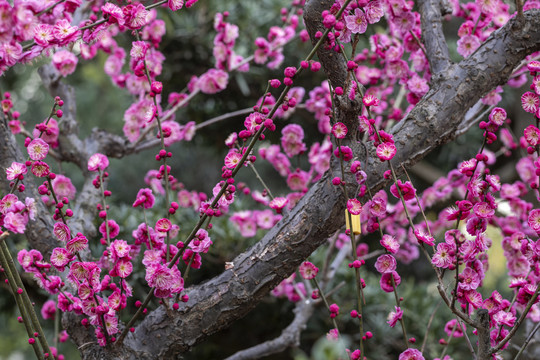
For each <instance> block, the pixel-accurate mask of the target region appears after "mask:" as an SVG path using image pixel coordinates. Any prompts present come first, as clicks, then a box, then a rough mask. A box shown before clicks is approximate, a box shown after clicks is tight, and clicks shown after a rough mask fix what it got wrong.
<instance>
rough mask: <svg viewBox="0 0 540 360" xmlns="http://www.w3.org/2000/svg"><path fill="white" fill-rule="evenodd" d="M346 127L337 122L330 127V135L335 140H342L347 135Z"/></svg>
mask: <svg viewBox="0 0 540 360" xmlns="http://www.w3.org/2000/svg"><path fill="white" fill-rule="evenodd" d="M347 131H348V130H347V126H346V125H345V124H343V123H341V122H337V123H335V124H334V126H332V134H333V135H334V136H335V137H336V138H337V139H343V138H344V137H345V136H346V135H347Z"/></svg>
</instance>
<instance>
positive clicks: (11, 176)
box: [6, 162, 28, 180]
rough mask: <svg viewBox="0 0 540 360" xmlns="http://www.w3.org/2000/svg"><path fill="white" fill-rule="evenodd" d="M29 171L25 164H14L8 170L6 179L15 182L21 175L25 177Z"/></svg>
mask: <svg viewBox="0 0 540 360" xmlns="http://www.w3.org/2000/svg"><path fill="white" fill-rule="evenodd" d="M27 172H28V169H27V168H26V166H25V165H24V164H21V163H18V162H12V163H11V166H10V167H8V168H7V169H6V175H7V176H6V179H7V180H15V179H16V178H17V177H18V176H19V175H25V174H26V173H27Z"/></svg>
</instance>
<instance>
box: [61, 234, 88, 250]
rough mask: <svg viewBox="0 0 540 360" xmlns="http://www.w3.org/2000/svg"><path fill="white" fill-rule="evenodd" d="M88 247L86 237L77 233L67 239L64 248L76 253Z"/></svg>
mask: <svg viewBox="0 0 540 360" xmlns="http://www.w3.org/2000/svg"><path fill="white" fill-rule="evenodd" d="M87 247H88V239H87V238H86V237H84V236H82V235H78V236H76V237H74V238H73V239H71V240H69V241H68V242H67V244H66V249H67V250H68V251H69V252H70V253H72V254H76V253H78V252H79V251H83V250H85V249H86V248H87Z"/></svg>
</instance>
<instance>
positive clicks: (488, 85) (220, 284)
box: [69, 0, 540, 359]
mask: <svg viewBox="0 0 540 360" xmlns="http://www.w3.org/2000/svg"><path fill="white" fill-rule="evenodd" d="M315 2H316V3H320V1H315V0H312V1H311V2H310V4H311V3H315ZM325 3H326V4H327V6H330V5H329V4H330V3H332V1H326V2H325ZM308 8H309V7H308ZM316 15H317V14H313V13H312V12H310V11H309V9H306V23H308V24H307V27H308V29H311V30H313V29H316V28H317V25H316V24H312V23H311V22H313V21H315V22H320V21H321V20H320V11H319V15H318V17H317V16H316ZM539 16H540V11H529V12H527V13H525V14H524V21H523V23H522V24H520V26H516V21H515V20H510V21H509V23H508V24H507V25H506V26H504V27H503V28H501V29H500V30H498V31H496V32H495V33H493V34H492V35H491V36H490V38H489V39H487V40H486V42H485V43H484V44H483V45H482V46H481V47H480V48H479V49H478V50H477V51H476V52H475V53H474V54H473V55H471V56H470V57H469V58H467V59H465V60H463V61H462V62H460V63H459V64H455V65H451V66H449V67H448V69H447V71H446V74H447V77H446V79H445V80H444V81H441V82H440V83H438V84H436V85H435V86H433V87H432V89H431V90H430V91H429V92H428V94H426V96H425V97H424V98H423V99H422V100H421V102H420V103H419V104H418V105H417V106H416V107H415V109H414V110H413V111H412V112H411V113H410V114H409V115H408V116H407V117H406V118H405V119H404V120H402V121H401V122H400V123H399V124H398V125H396V126H395V127H394V129H393V133H394V139H395V142H396V146H397V148H398V154H397V155H396V157H395V158H394V159H393V163H394V165H395V168H399V166H398V165H399V164H404V165H405V166H411V165H413V164H414V163H415V162H417V161H419V160H420V159H421V158H423V157H424V156H425V155H427V154H428V153H429V152H430V151H431V150H433V149H434V148H435V147H437V146H439V145H441V144H444V143H447V142H449V141H451V140H453V139H454V138H455V137H456V129H458V128H460V126H461V124H462V122H463V119H464V117H465V114H466V112H467V110H468V109H469V108H470V107H472V106H473V105H474V104H475V103H476V102H477V101H478V100H479V99H480V98H481V97H482V96H484V95H485V94H486V93H487V92H489V91H490V90H492V89H493V88H495V87H496V86H497V85H500V84H503V83H505V82H506V80H507V79H508V77H509V76H510V74H511V73H512V71H513V70H514V68H515V67H516V66H517V65H518V64H519V63H520V61H521V60H523V59H524V58H525V57H526V56H527V55H529V54H531V53H533V52H535V51H538V50H540V22H539V21H538V18H539ZM311 36H313V33H312V34H311ZM330 55H331V54H327V55H325V54H323V53H320V54H319V59H320V60H321V61H322V62H323V66H324V68H325V69H328V66H329V67H330V68H331V67H332V65H331V63H332V62H334V61H335V59H336V56H330ZM325 62H329V63H328V64H330V65H328V64H326V65H325ZM328 74H329V78H330V80H331V81H332V82H333V84H338V83H339V81H340V78H339V76H340V75H339V74H340V72H339V71H337V75H336V77H334V75H333V74H334V72H333V71H332V69H330V71H329V73H328ZM368 147H369V145H368ZM364 170H365V171H366V173H367V174H368V178H369V181H368V183H369V186H370V187H371V188H372V189H373V190H377V189H380V188H381V187H382V186H383V185H384V184H385V180H384V179H383V176H382V175H383V172H384V171H385V170H387V164H383V163H381V162H380V161H379V160H378V159H376V158H375V157H373V156H371V157H369V158H368V159H367V160H366V161H365V166H364ZM330 176H331V174H328V173H327V175H326V176H325V177H323V179H321V180H320V181H319V182H318V183H316V184H315V185H314V186H313V187H312V188H311V189H310V190H309V191H308V192H307V193H306V195H305V196H304V197H303V198H302V199H301V200H300V202H299V204H298V205H297V206H296V207H295V208H294V209H293V210H291V211H290V212H289V213H288V214H287V215H286V216H284V218H283V219H282V220H281V221H280V222H279V223H278V224H277V225H276V226H275V227H274V228H273V229H271V230H270V231H269V232H268V233H267V235H266V236H265V237H264V238H263V239H262V240H261V241H260V242H259V243H257V244H256V245H255V246H253V247H252V248H250V249H249V250H247V251H246V252H245V253H243V254H241V255H240V256H238V257H237V258H236V259H235V260H234V268H232V269H229V270H226V271H225V272H223V273H222V274H221V275H219V276H217V277H215V278H213V279H211V280H209V281H208V282H206V283H204V284H201V285H197V286H194V287H192V288H190V289H188V290H187V291H186V292H187V294H188V295H189V297H190V300H189V302H188V303H186V304H184V305H183V306H182V307H181V308H180V310H179V311H175V312H172V311H166V310H165V309H164V307H163V306H162V307H159V308H158V309H156V310H154V311H153V312H151V313H150V314H149V315H148V316H147V317H146V318H145V319H144V320H143V321H142V323H141V324H140V325H139V326H137V328H136V330H135V333H133V334H130V335H128V336H127V337H126V339H125V341H124V343H123V344H122V346H121V347H119V348H117V349H115V351H116V352H115V353H113V354H111V353H105V351H108V349H101V348H100V347H99V346H96V345H94V344H90V345H88V346H87V347H86V348H84V349H82V353H83V358H85V359H99V358H108V359H115V358H118V359H119V358H123V359H130V358H133V359H134V358H137V359H155V358H161V359H172V358H176V356H177V354H178V353H181V352H185V351H187V350H189V349H190V348H191V347H192V346H194V345H196V344H198V343H200V342H202V341H204V340H205V339H206V338H207V337H208V336H209V335H210V334H213V333H215V332H217V331H219V330H222V329H224V328H226V327H228V325H229V324H230V323H232V322H233V321H235V320H237V319H238V318H240V317H242V316H244V315H246V314H247V313H248V312H249V311H250V310H251V309H252V308H253V307H255V305H256V304H257V303H258V302H259V301H260V300H261V299H262V298H263V297H264V296H266V295H267V294H268V292H269V290H270V289H272V288H273V287H275V286H276V285H277V284H279V282H280V281H282V280H283V279H284V278H286V277H287V276H289V275H290V274H291V273H292V272H293V271H295V269H296V267H297V266H298V265H299V264H300V263H301V262H302V261H303V260H304V259H305V258H306V257H307V256H308V255H309V254H311V252H313V251H314V250H315V249H317V247H319V246H320V245H321V244H323V243H325V241H326V238H327V237H328V236H330V235H331V234H333V233H334V232H335V231H337V230H338V229H339V228H341V227H342V226H343V223H344V219H343V210H344V208H345V198H344V196H343V195H342V193H341V191H340V190H339V189H338V188H337V187H335V186H333V185H332V184H331V183H330V181H329V177H330ZM76 331H78V327H74V326H71V327H70V329H69V332H70V333H73V332H76ZM75 338H76V339H77V336H75ZM79 345H82V344H80V343H79ZM134 353H136V354H137V355H136V357H135V355H133V354H134ZM115 354H121V356H122V357H119V356H118V355H115Z"/></svg>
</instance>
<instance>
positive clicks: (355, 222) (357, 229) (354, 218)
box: [345, 209, 362, 235]
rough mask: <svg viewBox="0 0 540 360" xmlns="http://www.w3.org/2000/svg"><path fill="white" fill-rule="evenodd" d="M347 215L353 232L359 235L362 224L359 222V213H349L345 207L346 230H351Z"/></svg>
mask: <svg viewBox="0 0 540 360" xmlns="http://www.w3.org/2000/svg"><path fill="white" fill-rule="evenodd" d="M349 217H350V218H351V222H352V232H353V234H355V235H360V234H361V233H362V224H361V223H360V215H352V214H350V213H349V210H347V209H345V226H346V228H347V230H351V224H350V222H349Z"/></svg>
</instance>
